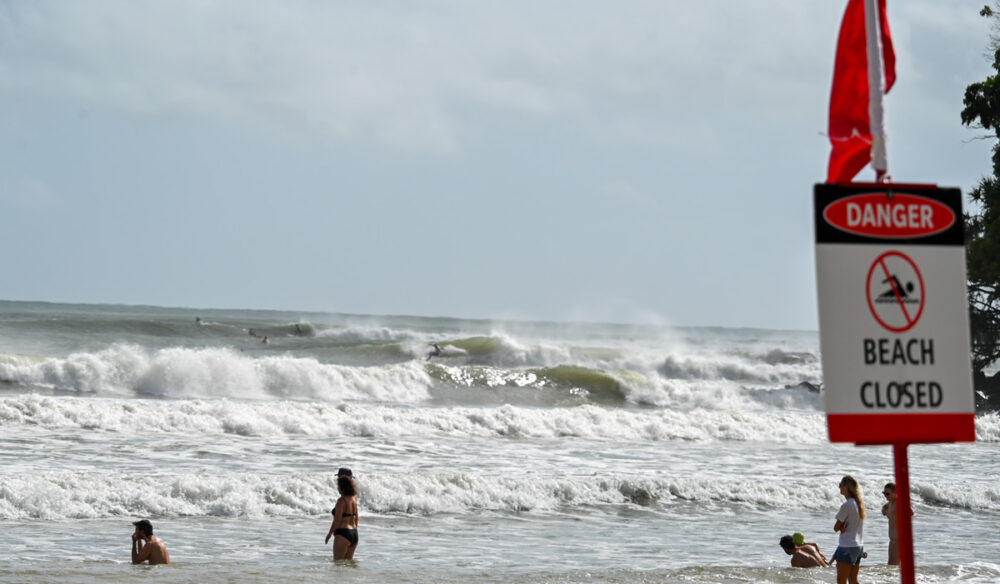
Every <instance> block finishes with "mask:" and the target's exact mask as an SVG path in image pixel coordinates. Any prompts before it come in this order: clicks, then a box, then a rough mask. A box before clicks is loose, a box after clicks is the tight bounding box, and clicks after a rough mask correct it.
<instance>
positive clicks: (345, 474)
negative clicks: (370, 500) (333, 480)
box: [325, 468, 358, 560]
mask: <svg viewBox="0 0 1000 584" xmlns="http://www.w3.org/2000/svg"><path fill="white" fill-rule="evenodd" d="M337 490H338V491H340V498H339V499H337V504H336V505H335V506H334V507H333V511H332V513H333V523H331V524H330V531H329V532H327V534H326V540H325V543H330V536H331V535H332V536H333V559H335V560H350V559H352V558H353V557H354V550H356V549H357V548H358V491H357V489H355V488H354V475H353V474H352V473H351V469H349V468H342V469H340V470H338V471H337Z"/></svg>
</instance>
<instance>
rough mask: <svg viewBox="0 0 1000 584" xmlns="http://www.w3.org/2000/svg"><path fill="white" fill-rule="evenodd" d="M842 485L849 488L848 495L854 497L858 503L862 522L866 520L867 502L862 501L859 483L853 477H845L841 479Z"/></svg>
mask: <svg viewBox="0 0 1000 584" xmlns="http://www.w3.org/2000/svg"><path fill="white" fill-rule="evenodd" d="M840 484H842V485H844V486H845V487H847V495H848V496H849V497H853V498H854V500H855V501H857V503H858V515H859V516H860V517H861V520H862V521H864V520H865V516H866V513H865V502H864V501H862V500H861V488H860V487H859V486H858V481H857V480H855V478H854V477H852V476H851V475H844V478H842V479H840Z"/></svg>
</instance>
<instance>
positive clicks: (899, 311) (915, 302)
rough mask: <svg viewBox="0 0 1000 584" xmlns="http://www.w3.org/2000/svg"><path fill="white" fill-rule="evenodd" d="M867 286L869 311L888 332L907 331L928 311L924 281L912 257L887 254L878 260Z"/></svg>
mask: <svg viewBox="0 0 1000 584" xmlns="http://www.w3.org/2000/svg"><path fill="white" fill-rule="evenodd" d="M865 286H866V289H867V294H868V308H869V310H871V313H872V316H873V317H875V320H876V321H878V323H879V324H880V325H882V327H883V328H885V329H886V330H889V331H892V332H894V333H901V332H905V331H908V330H910V329H911V328H913V326H914V325H915V324H917V321H919V320H920V315H921V314H923V312H924V279H923V276H922V275H921V274H920V269H919V268H917V264H916V263H915V262H914V261H913V260H912V259H911V258H910V257H909V256H908V255H906V254H904V253H902V252H898V251H887V252H885V253H883V254H882V255H880V256H878V257H877V258H875V261H874V262H872V265H871V267H870V268H869V269H868V279H867V282H866V283H865Z"/></svg>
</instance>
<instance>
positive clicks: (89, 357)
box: [0, 345, 431, 402]
mask: <svg viewBox="0 0 1000 584" xmlns="http://www.w3.org/2000/svg"><path fill="white" fill-rule="evenodd" d="M0 379H4V380H7V381H10V382H14V383H18V384H22V385H38V386H44V387H52V388H55V389H59V390H62V391H71V392H79V393H97V394H111V395H121V396H130V395H139V396H159V397H206V398H213V397H238V398H251V399H254V398H255V399H264V398H273V397H279V398H299V399H303V398H309V399H320V400H373V401H393V402H415V401H419V400H423V399H426V398H427V397H428V389H429V387H430V383H431V379H430V377H429V376H428V375H427V373H426V372H425V371H424V369H423V366H422V365H421V364H419V363H415V362H410V363H402V364H395V365H383V366H377V367H350V366H343V365H332V364H323V363H320V362H318V361H316V360H315V359H311V358H298V357H291V356H271V357H258V358H253V357H249V356H247V355H244V354H242V353H239V352H237V351H234V350H231V349H225V348H204V349H188V348H170V349H162V350H159V351H148V350H146V349H142V348H140V347H137V346H134V345H113V346H111V347H109V348H107V349H105V350H103V351H99V352H96V353H76V354H73V355H70V356H68V357H66V358H49V359H45V360H43V361H40V362H35V361H30V360H15V359H7V360H5V361H4V362H0Z"/></svg>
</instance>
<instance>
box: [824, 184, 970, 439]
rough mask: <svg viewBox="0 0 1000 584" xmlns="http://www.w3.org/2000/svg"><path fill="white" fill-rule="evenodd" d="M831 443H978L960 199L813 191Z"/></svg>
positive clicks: (910, 189) (872, 189)
mask: <svg viewBox="0 0 1000 584" xmlns="http://www.w3.org/2000/svg"><path fill="white" fill-rule="evenodd" d="M814 200H815V217H816V284H817V293H818V296H819V325H820V351H821V353H822V358H823V383H824V393H825V404H826V413H827V423H828V428H829V433H830V440H831V441H833V442H855V443H861V444H890V443H913V442H955V441H971V440H975V400H974V397H973V390H972V367H971V359H970V355H969V342H970V337H969V320H968V310H969V308H968V297H967V288H966V286H967V284H966V272H965V247H964V240H963V223H962V221H963V219H962V209H961V193H960V192H959V191H958V189H938V188H936V187H933V186H925V185H885V184H860V183H852V184H848V185H831V184H819V185H816V188H815V194H814Z"/></svg>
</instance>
